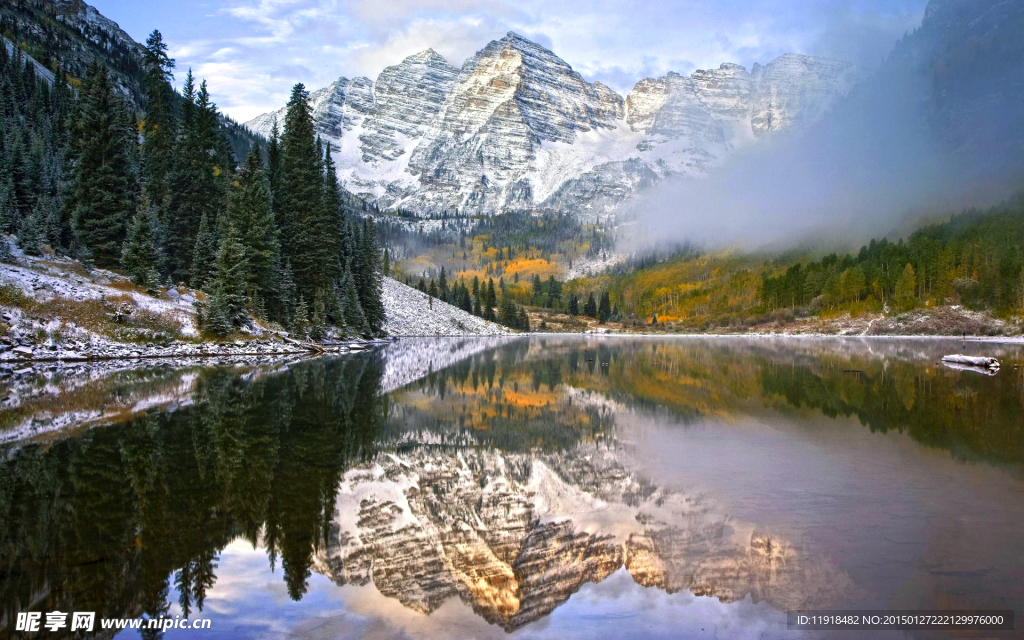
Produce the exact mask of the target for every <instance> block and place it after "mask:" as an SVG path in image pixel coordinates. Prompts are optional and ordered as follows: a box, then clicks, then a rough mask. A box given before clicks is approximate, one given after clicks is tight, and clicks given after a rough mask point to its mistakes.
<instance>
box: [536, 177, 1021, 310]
mask: <svg viewBox="0 0 1024 640" xmlns="http://www.w3.org/2000/svg"><path fill="white" fill-rule="evenodd" d="M552 290H553V291H556V294H554V295H550V294H548V293H547V292H548V291H552ZM604 295H607V296H608V297H609V300H610V304H611V311H610V312H609V313H605V314H602V313H601V312H600V310H599V309H598V308H597V307H594V308H593V309H588V308H587V306H586V305H584V304H583V300H586V299H588V297H591V296H593V297H594V298H595V299H600V298H601V297H602V296H604ZM524 302H526V303H528V304H532V305H533V306H534V307H543V308H545V309H550V310H551V311H552V312H554V313H563V314H567V315H569V316H576V315H582V316H585V317H591V318H594V319H598V320H600V321H601V322H604V321H606V320H609V319H611V320H612V321H613V322H622V323H624V324H622V325H621V326H623V327H633V326H640V325H648V326H649V325H651V324H656V325H658V326H659V327H662V328H665V325H666V323H668V325H669V326H668V328H673V327H674V328H676V329H679V330H712V329H715V328H716V327H733V328H735V327H752V326H754V325H758V324H761V323H768V322H779V321H781V322H792V321H794V320H799V319H800V318H822V319H830V318H837V317H840V316H851V317H857V316H860V315H862V314H889V315H893V314H898V313H903V312H908V311H912V310H914V309H919V308H920V309H925V310H927V309H931V308H933V307H944V306H953V305H955V306H959V307H960V308H963V309H966V310H969V311H976V312H985V313H987V314H990V315H992V316H994V317H995V318H1001V319H1005V320H1012V319H1013V318H1019V317H1020V316H1021V315H1024V195H1022V196H1017V197H1015V198H1013V199H1011V200H1009V201H1007V202H1006V203H1004V204H1001V205H999V206H997V207H993V208H991V209H989V210H986V211H981V210H968V211H964V212H962V213H959V214H955V215H952V216H951V217H950V218H948V219H947V220H946V221H944V222H938V223H932V224H929V225H927V226H924V227H922V228H920V229H919V230H917V231H915V232H914V233H912V234H910V235H909V236H907V237H906V238H898V239H895V240H893V239H886V238H881V239H875V240H872V241H870V242H869V243H868V244H866V245H864V246H863V247H862V248H861V249H860V251H858V252H857V253H850V254H843V255H840V254H837V253H831V254H828V255H825V256H820V254H819V255H818V256H812V255H808V254H807V253H806V252H797V251H793V252H789V253H786V254H781V255H777V256H769V255H765V254H759V253H744V252H741V251H736V250H726V251H698V250H695V249H694V248H692V247H691V248H686V249H684V250H681V251H680V252H679V253H678V255H676V256H674V257H670V258H668V259H662V260H657V261H653V262H651V261H648V260H643V259H637V260H634V261H631V262H627V263H624V264H622V265H620V266H618V267H616V268H614V269H611V270H608V271H607V272H606V273H604V274H603V275H598V276H594V277H586V278H578V279H575V280H570V281H568V282H564V283H562V282H558V281H554V280H553V281H552V282H541V283H536V284H535V286H534V292H533V295H532V296H530V297H529V298H527V299H526V300H524ZM613 328H614V327H613Z"/></svg>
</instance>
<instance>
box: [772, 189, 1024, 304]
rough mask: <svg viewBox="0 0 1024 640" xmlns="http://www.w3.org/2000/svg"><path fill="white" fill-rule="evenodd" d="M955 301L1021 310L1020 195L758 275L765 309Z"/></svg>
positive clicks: (1023, 215)
mask: <svg viewBox="0 0 1024 640" xmlns="http://www.w3.org/2000/svg"><path fill="white" fill-rule="evenodd" d="M929 302H932V303H935V304H945V303H960V304H964V305H965V306H967V307H969V308H971V309H991V310H993V311H995V312H996V313H998V314H1003V315H1009V314H1012V313H1014V312H1019V311H1021V310H1024V196H1019V197H1017V198H1015V199H1013V200H1011V201H1010V202H1007V203H1005V204H1003V205H1000V206H998V207H995V208H993V209H990V210H988V211H977V210H971V211H965V212H964V213H961V214H958V215H955V216H953V217H952V218H951V219H950V220H949V221H947V222H943V223H939V224H931V225H928V226H926V227H923V228H921V229H919V230H917V231H916V232H914V233H913V234H911V235H910V236H909V237H908V238H907V239H906V240H903V239H902V238H901V239H900V240H898V241H896V242H890V241H888V240H885V239H882V240H872V241H871V242H870V243H869V244H867V245H865V246H864V247H862V248H861V250H860V252H859V253H858V254H857V255H845V256H841V257H840V256H838V255H836V254H830V255H828V256H825V257H824V258H822V259H821V260H817V261H813V262H808V263H804V264H801V263H799V262H798V263H796V264H794V265H792V266H790V267H789V268H788V269H786V271H785V273H783V274H780V275H774V276H773V275H768V274H765V276H764V278H763V284H762V289H761V304H762V305H763V306H764V308H765V309H767V310H771V309H778V308H783V307H789V308H798V307H809V310H810V311H811V312H819V311H821V310H823V309H836V308H838V307H840V306H843V305H846V306H851V305H857V304H858V303H863V304H865V305H866V306H868V307H869V308H876V309H878V308H882V307H884V306H889V307H891V308H892V307H894V308H896V309H910V308H913V307H915V306H918V305H922V304H926V303H929Z"/></svg>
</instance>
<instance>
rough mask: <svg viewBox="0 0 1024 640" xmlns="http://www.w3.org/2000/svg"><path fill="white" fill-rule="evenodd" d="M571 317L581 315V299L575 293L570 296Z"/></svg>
mask: <svg viewBox="0 0 1024 640" xmlns="http://www.w3.org/2000/svg"><path fill="white" fill-rule="evenodd" d="M569 315H570V316H572V317H574V318H575V317H576V316H578V315H580V299H579V296H577V295H576V294H575V293H574V294H572V295H571V296H569Z"/></svg>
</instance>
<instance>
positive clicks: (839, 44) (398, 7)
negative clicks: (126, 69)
mask: <svg viewBox="0 0 1024 640" xmlns="http://www.w3.org/2000/svg"><path fill="white" fill-rule="evenodd" d="M924 4H925V0H891V2H886V3H881V4H879V3H876V2H874V1H873V0H837V1H836V2H831V3H821V2H817V1H816V0H792V1H790V2H785V3H780V2H779V1H778V0H749V1H748V2H746V3H729V4H726V5H724V6H723V5H721V4H718V3H715V4H712V3H689V2H688V3H677V2H654V1H644V2H641V1H636V0H592V1H591V2H590V3H588V4H587V6H586V7H583V8H581V7H580V6H578V5H576V6H574V5H571V4H569V3H553V2H550V0H515V1H512V0H236V1H235V2H233V3H231V4H229V5H228V6H226V7H223V8H220V9H219V10H217V11H216V12H215V13H213V14H211V15H209V16H206V17H205V18H202V19H200V20H201V21H202V22H201V23H200V24H196V25H193V27H194V28H190V29H188V30H187V33H189V34H191V37H186V38H180V37H179V38H177V39H175V38H174V37H173V36H172V34H169V33H165V37H167V38H168V40H169V41H170V42H171V43H172V44H175V45H176V46H174V47H173V51H172V54H173V55H174V56H175V57H176V58H177V59H178V66H179V70H184V68H186V67H187V66H189V65H191V66H192V67H193V68H194V69H195V71H196V73H197V75H202V76H203V77H206V78H207V79H208V80H209V85H210V88H211V91H212V92H213V94H214V97H215V98H216V99H218V103H219V104H220V106H221V108H222V109H223V110H224V111H225V112H227V113H228V114H229V115H231V116H233V117H235V118H237V119H239V120H246V119H249V118H251V117H253V116H255V115H257V114H259V113H262V112H265V111H268V110H270V109H274V108H278V107H280V106H281V104H283V102H284V100H285V99H286V98H287V95H288V93H289V91H290V89H291V86H292V84H294V83H295V82H304V83H305V84H306V85H307V86H308V87H309V88H310V89H316V88H319V87H322V86H325V85H327V84H329V83H330V82H332V81H334V80H336V79H337V78H338V77H339V76H346V77H350V78H351V77H354V76H360V75H365V76H368V77H371V78H372V77H376V75H377V74H378V73H380V71H381V70H383V69H384V67H386V66H389V65H393V64H397V63H398V62H400V61H401V60H402V59H403V58H404V57H406V56H408V55H411V54H413V53H416V52H419V51H422V50H424V49H427V48H433V49H434V50H436V51H437V52H438V53H440V54H441V55H443V56H445V57H446V58H447V59H448V61H449V62H451V63H452V64H453V65H455V66H460V65H461V64H462V63H463V61H465V59H466V58H468V57H470V56H471V55H473V54H474V53H475V52H476V51H478V50H480V49H481V48H483V47H484V46H485V45H486V44H487V42H489V41H490V40H492V39H495V38H500V37H502V36H503V35H504V34H505V33H506V32H507V31H516V32H518V33H521V34H523V35H524V36H526V37H528V38H531V39H534V40H535V41H537V42H539V43H540V44H542V45H544V46H547V47H549V48H551V49H552V50H553V51H554V52H555V53H556V54H557V55H559V56H560V57H562V58H563V59H564V60H565V61H566V62H568V63H569V64H570V65H572V66H573V68H575V69H576V70H577V71H579V72H580V73H581V74H583V76H584V77H586V78H587V79H589V80H601V81H602V82H605V83H606V84H608V85H609V86H611V87H612V88H614V89H616V90H618V91H620V92H623V93H625V92H627V91H628V90H629V89H630V88H631V87H632V85H633V84H635V82H636V81H637V80H640V79H642V78H644V77H650V76H656V75H663V74H664V73H666V72H668V71H670V70H671V71H679V72H682V73H688V72H690V71H692V70H693V69H694V68H713V67H717V66H718V65H719V64H721V63H722V62H737V63H740V64H743V65H746V66H749V65H751V64H752V63H753V62H768V61H769V60H771V59H772V58H774V57H776V56H778V55H781V54H782V53H786V52H789V51H795V52H800V53H815V54H824V55H831V56H833V57H840V58H845V59H851V58H858V59H857V60H855V61H857V62H861V61H862V60H861V59H868V58H870V57H873V56H876V55H877V57H878V58H879V59H880V58H881V56H882V55H884V53H885V52H886V51H887V48H886V47H887V46H889V45H891V43H888V42H886V39H887V38H888V37H889V34H890V33H891V32H895V30H898V29H900V28H902V26H903V25H904V24H907V23H908V22H912V21H914V20H917V19H919V16H920V14H921V11H923V7H924ZM289 74H291V75H289Z"/></svg>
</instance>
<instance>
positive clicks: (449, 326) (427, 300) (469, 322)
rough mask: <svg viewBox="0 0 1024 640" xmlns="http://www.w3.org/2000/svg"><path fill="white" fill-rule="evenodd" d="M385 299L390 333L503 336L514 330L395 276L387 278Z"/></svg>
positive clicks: (400, 335) (393, 334) (410, 335)
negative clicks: (475, 314) (413, 286)
mask: <svg viewBox="0 0 1024 640" xmlns="http://www.w3.org/2000/svg"><path fill="white" fill-rule="evenodd" d="M383 298H384V312H385V315H386V316H387V319H386V320H385V322H384V331H385V332H386V333H387V334H388V335H391V336H398V337H414V336H422V337H428V336H430V337H433V336H451V337H454V336H503V335H509V334H511V333H512V332H511V331H510V330H509V329H507V328H505V327H503V326H501V325H499V324H496V323H494V322H488V321H487V320H484V319H482V318H478V317H476V316H474V315H473V314H471V313H466V312H465V311H463V310H462V309H459V308H458V307H454V306H452V305H450V304H448V303H446V302H441V301H440V300H437V299H434V298H431V297H430V296H428V295H427V294H425V293H423V292H421V291H419V290H417V289H413V288H412V287H409V286H406V285H404V284H402V283H401V282H399V281H397V280H395V279H393V278H384V292H383Z"/></svg>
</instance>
